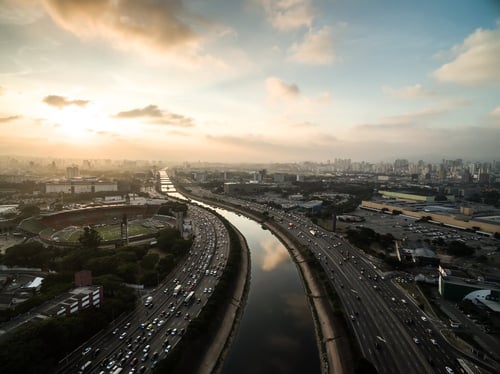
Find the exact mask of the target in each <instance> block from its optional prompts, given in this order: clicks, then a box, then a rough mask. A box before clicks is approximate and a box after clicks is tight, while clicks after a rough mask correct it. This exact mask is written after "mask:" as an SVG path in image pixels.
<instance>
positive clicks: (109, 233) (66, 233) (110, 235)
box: [52, 221, 158, 243]
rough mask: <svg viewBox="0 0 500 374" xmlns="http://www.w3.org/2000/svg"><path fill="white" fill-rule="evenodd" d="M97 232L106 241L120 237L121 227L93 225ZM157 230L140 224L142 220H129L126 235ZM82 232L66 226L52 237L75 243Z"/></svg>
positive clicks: (78, 228)
mask: <svg viewBox="0 0 500 374" xmlns="http://www.w3.org/2000/svg"><path fill="white" fill-rule="evenodd" d="M95 229H96V230H97V232H98V233H99V234H100V235H101V238H102V240H103V241H108V240H117V239H120V237H121V228H120V225H106V226H100V227H95ZM157 231H158V230H157V229H154V228H151V227H144V226H143V225H142V221H140V222H133V221H132V222H129V225H128V236H129V237H133V236H137V235H146V234H154V233H156V232H157ZM82 233H83V228H82V227H75V226H72V227H66V228H64V229H62V230H59V231H57V232H55V233H54V234H53V235H52V238H53V239H55V238H58V241H60V242H70V243H76V242H78V238H80V236H81V235H82Z"/></svg>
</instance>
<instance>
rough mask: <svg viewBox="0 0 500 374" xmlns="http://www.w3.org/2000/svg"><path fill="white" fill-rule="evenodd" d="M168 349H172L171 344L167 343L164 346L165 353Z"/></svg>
mask: <svg viewBox="0 0 500 374" xmlns="http://www.w3.org/2000/svg"><path fill="white" fill-rule="evenodd" d="M170 349H172V346H171V345H170V344H169V345H167V346H166V347H165V353H168V352H170Z"/></svg>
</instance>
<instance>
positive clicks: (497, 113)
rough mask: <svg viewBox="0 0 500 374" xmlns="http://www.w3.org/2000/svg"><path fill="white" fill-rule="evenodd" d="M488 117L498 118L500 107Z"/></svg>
mask: <svg viewBox="0 0 500 374" xmlns="http://www.w3.org/2000/svg"><path fill="white" fill-rule="evenodd" d="M490 116H492V117H500V106H497V107H496V108H495V109H493V111H492V112H491V113H490Z"/></svg>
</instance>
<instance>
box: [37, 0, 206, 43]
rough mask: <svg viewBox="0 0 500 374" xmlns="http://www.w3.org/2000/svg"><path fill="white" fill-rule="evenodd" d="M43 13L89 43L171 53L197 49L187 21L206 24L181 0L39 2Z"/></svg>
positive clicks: (64, 0) (65, 0)
mask: <svg viewBox="0 0 500 374" xmlns="http://www.w3.org/2000/svg"><path fill="white" fill-rule="evenodd" d="M42 3H43V5H44V7H45V9H46V11H47V13H48V14H49V15H50V17H51V18H52V19H53V20H54V22H56V23H57V24H58V25H59V26H60V27H62V28H64V29H65V30H67V31H69V32H71V33H73V34H75V35H77V36H78V37H80V38H82V39H85V40H89V39H98V40H105V41H107V42H109V43H111V45H113V47H117V48H119V49H124V50H129V49H141V48H146V49H148V50H149V51H151V50H153V51H157V52H162V53H163V52H172V51H174V50H177V51H178V50H181V49H182V50H184V51H185V50H186V49H189V50H191V51H193V50H196V49H197V48H198V42H199V40H200V37H199V36H198V35H197V34H196V33H195V31H194V30H193V29H192V27H191V26H190V25H189V24H188V21H192V22H194V23H198V24H204V23H205V24H206V22H205V21H204V20H202V18H201V17H197V16H195V15H193V14H191V13H190V12H189V11H188V10H187V9H186V8H185V7H184V6H183V5H182V1H181V0H170V1H162V0H150V1H137V0H120V1H111V0H108V1H104V0H103V1H97V0H92V1H81V0H43V1H42Z"/></svg>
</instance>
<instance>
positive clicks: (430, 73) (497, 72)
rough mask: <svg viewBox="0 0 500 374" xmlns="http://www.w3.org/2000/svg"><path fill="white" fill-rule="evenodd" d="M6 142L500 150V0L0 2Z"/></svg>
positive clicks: (32, 149)
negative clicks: (499, 140)
mask: <svg viewBox="0 0 500 374" xmlns="http://www.w3.org/2000/svg"><path fill="white" fill-rule="evenodd" d="M0 29H1V30H2V35H3V36H4V37H3V38H2V43H1V44H0V50H1V51H2V56H4V58H3V59H2V60H3V61H2V62H1V63H0V77H1V78H0V149H1V154H2V155H7V154H16V155H33V156H39V157H45V156H46V157H51V156H53V155H58V157H61V158H70V157H74V158H83V159H96V158H112V159H116V158H122V159H154V160H171V161H173V162H180V161H191V162H193V161H198V160H203V161H209V162H245V161H247V162H300V161H303V160H311V161H326V160H329V159H332V160H333V159H335V158H352V159H353V160H372V161H373V162H379V161H388V160H392V161H394V160H395V159H397V158H407V159H415V160H418V159H424V160H441V159H455V158H463V159H471V160H495V159H499V158H500V157H499V156H500V151H499V148H498V139H500V100H499V99H498V97H500V64H498V61H500V5H499V3H498V2H496V1H486V0H485V1H480V2H474V3H471V2H469V1H442V2H439V3H437V4H436V3H435V2H432V1H425V2H420V3H414V2H410V1H403V2H391V1H384V2H382V3H377V4H373V3H372V2H370V1H368V0H366V1H360V2H356V3H355V4H354V3H352V2H349V1H344V0H338V1H335V2H327V1H312V0H282V1H277V2H273V1H271V0H242V1H239V2H231V3H230V4H226V3H224V2H223V1H214V2H210V4H205V3H203V2H197V1H184V2H182V1H148V2H137V1H124V0H121V1H108V2H106V1H103V2H97V3H96V2H81V1H71V0H68V1H64V2H60V1H55V0H43V1H42V0H40V1H37V0H22V1H13V0H3V1H0Z"/></svg>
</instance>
